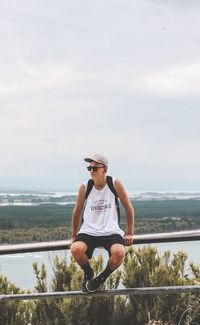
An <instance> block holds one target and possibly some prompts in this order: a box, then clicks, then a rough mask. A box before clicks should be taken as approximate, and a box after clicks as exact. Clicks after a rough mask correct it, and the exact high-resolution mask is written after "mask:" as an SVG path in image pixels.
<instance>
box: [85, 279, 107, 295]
mask: <svg viewBox="0 0 200 325" xmlns="http://www.w3.org/2000/svg"><path fill="white" fill-rule="evenodd" d="M104 282H105V279H103V278H101V277H98V276H97V277H96V278H94V279H92V280H89V281H88V282H86V290H87V291H88V292H95V291H97V289H98V288H99V287H100V285H101V284H103V283H104Z"/></svg>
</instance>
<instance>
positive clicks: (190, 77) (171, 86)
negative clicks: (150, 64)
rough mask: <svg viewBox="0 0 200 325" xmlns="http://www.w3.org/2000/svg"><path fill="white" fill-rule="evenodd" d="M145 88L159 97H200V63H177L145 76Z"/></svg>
mask: <svg viewBox="0 0 200 325" xmlns="http://www.w3.org/2000/svg"><path fill="white" fill-rule="evenodd" d="M144 88H146V90H147V92H148V93H149V94H152V95H154V96H158V97H173V98H185V97H192V98H194V97H200V92H199V89H200V63H190V64H186V65H181V66H179V65H176V66H175V67H173V68H171V67H170V68H168V69H164V70H162V71H159V72H155V73H152V74H150V75H148V76H146V77H144Z"/></svg>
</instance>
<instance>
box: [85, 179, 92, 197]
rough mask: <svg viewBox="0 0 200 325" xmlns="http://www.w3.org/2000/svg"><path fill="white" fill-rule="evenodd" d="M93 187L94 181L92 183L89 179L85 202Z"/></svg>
mask: <svg viewBox="0 0 200 325" xmlns="http://www.w3.org/2000/svg"><path fill="white" fill-rule="evenodd" d="M93 186H94V181H93V179H91V178H90V179H89V180H88V183H87V190H86V194H85V200H86V201H87V198H88V195H89V194H90V192H91V191H92V188H93Z"/></svg>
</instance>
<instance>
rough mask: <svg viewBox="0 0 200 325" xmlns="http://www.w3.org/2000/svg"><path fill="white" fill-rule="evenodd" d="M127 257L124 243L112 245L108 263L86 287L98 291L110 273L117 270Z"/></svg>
mask: <svg viewBox="0 0 200 325" xmlns="http://www.w3.org/2000/svg"><path fill="white" fill-rule="evenodd" d="M124 257H125V247H124V246H123V245H122V244H113V245H112V246H111V247H110V258H109V260H108V264H107V266H106V268H105V270H104V271H103V272H101V273H100V274H99V275H98V276H97V277H96V278H94V279H92V280H90V281H88V282H87V283H86V289H87V290H88V291H89V292H94V291H96V290H97V289H98V288H99V287H100V285H101V284H103V283H104V282H105V281H106V279H107V278H108V277H109V275H110V274H111V273H112V272H113V271H115V270H116V269H117V268H118V267H119V266H120V265H121V264H122V263H123V260H124Z"/></svg>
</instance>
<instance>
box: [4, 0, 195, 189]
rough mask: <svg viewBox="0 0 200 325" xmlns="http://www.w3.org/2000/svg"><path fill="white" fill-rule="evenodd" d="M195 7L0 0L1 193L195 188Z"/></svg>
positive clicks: (191, 0) (139, 1)
mask: <svg viewBox="0 0 200 325" xmlns="http://www.w3.org/2000/svg"><path fill="white" fill-rule="evenodd" d="M199 125H200V1H198V0H196V1H195V0H182V1H181V0H173V1H172V0H169V1H163V0H85V1H83V0H57V1H55V0H40V1H39V0H34V1H33V0H32V1H31V0H30V1H27V0H12V1H11V0H1V2H0V147H1V159H0V189H57V190H59V189H60V190H65V191H71V190H77V189H78V187H79V183H80V182H81V181H82V180H84V179H86V178H87V177H88V173H87V171H86V168H85V167H86V164H85V163H84V162H83V158H84V157H85V156H87V155H88V154H90V153H96V152H98V153H102V154H104V155H106V156H107V157H108V159H109V162H110V167H109V174H111V175H113V176H117V177H118V178H119V179H120V180H121V181H122V182H123V183H124V185H125V186H126V188H127V189H128V190H164V191H165V190H182V191H188V190H194V191H195V190H196V191H198V190H200V171H199V169H200V149H199V147H200V143H199V142H200V141H199V140H200V126H199Z"/></svg>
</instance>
